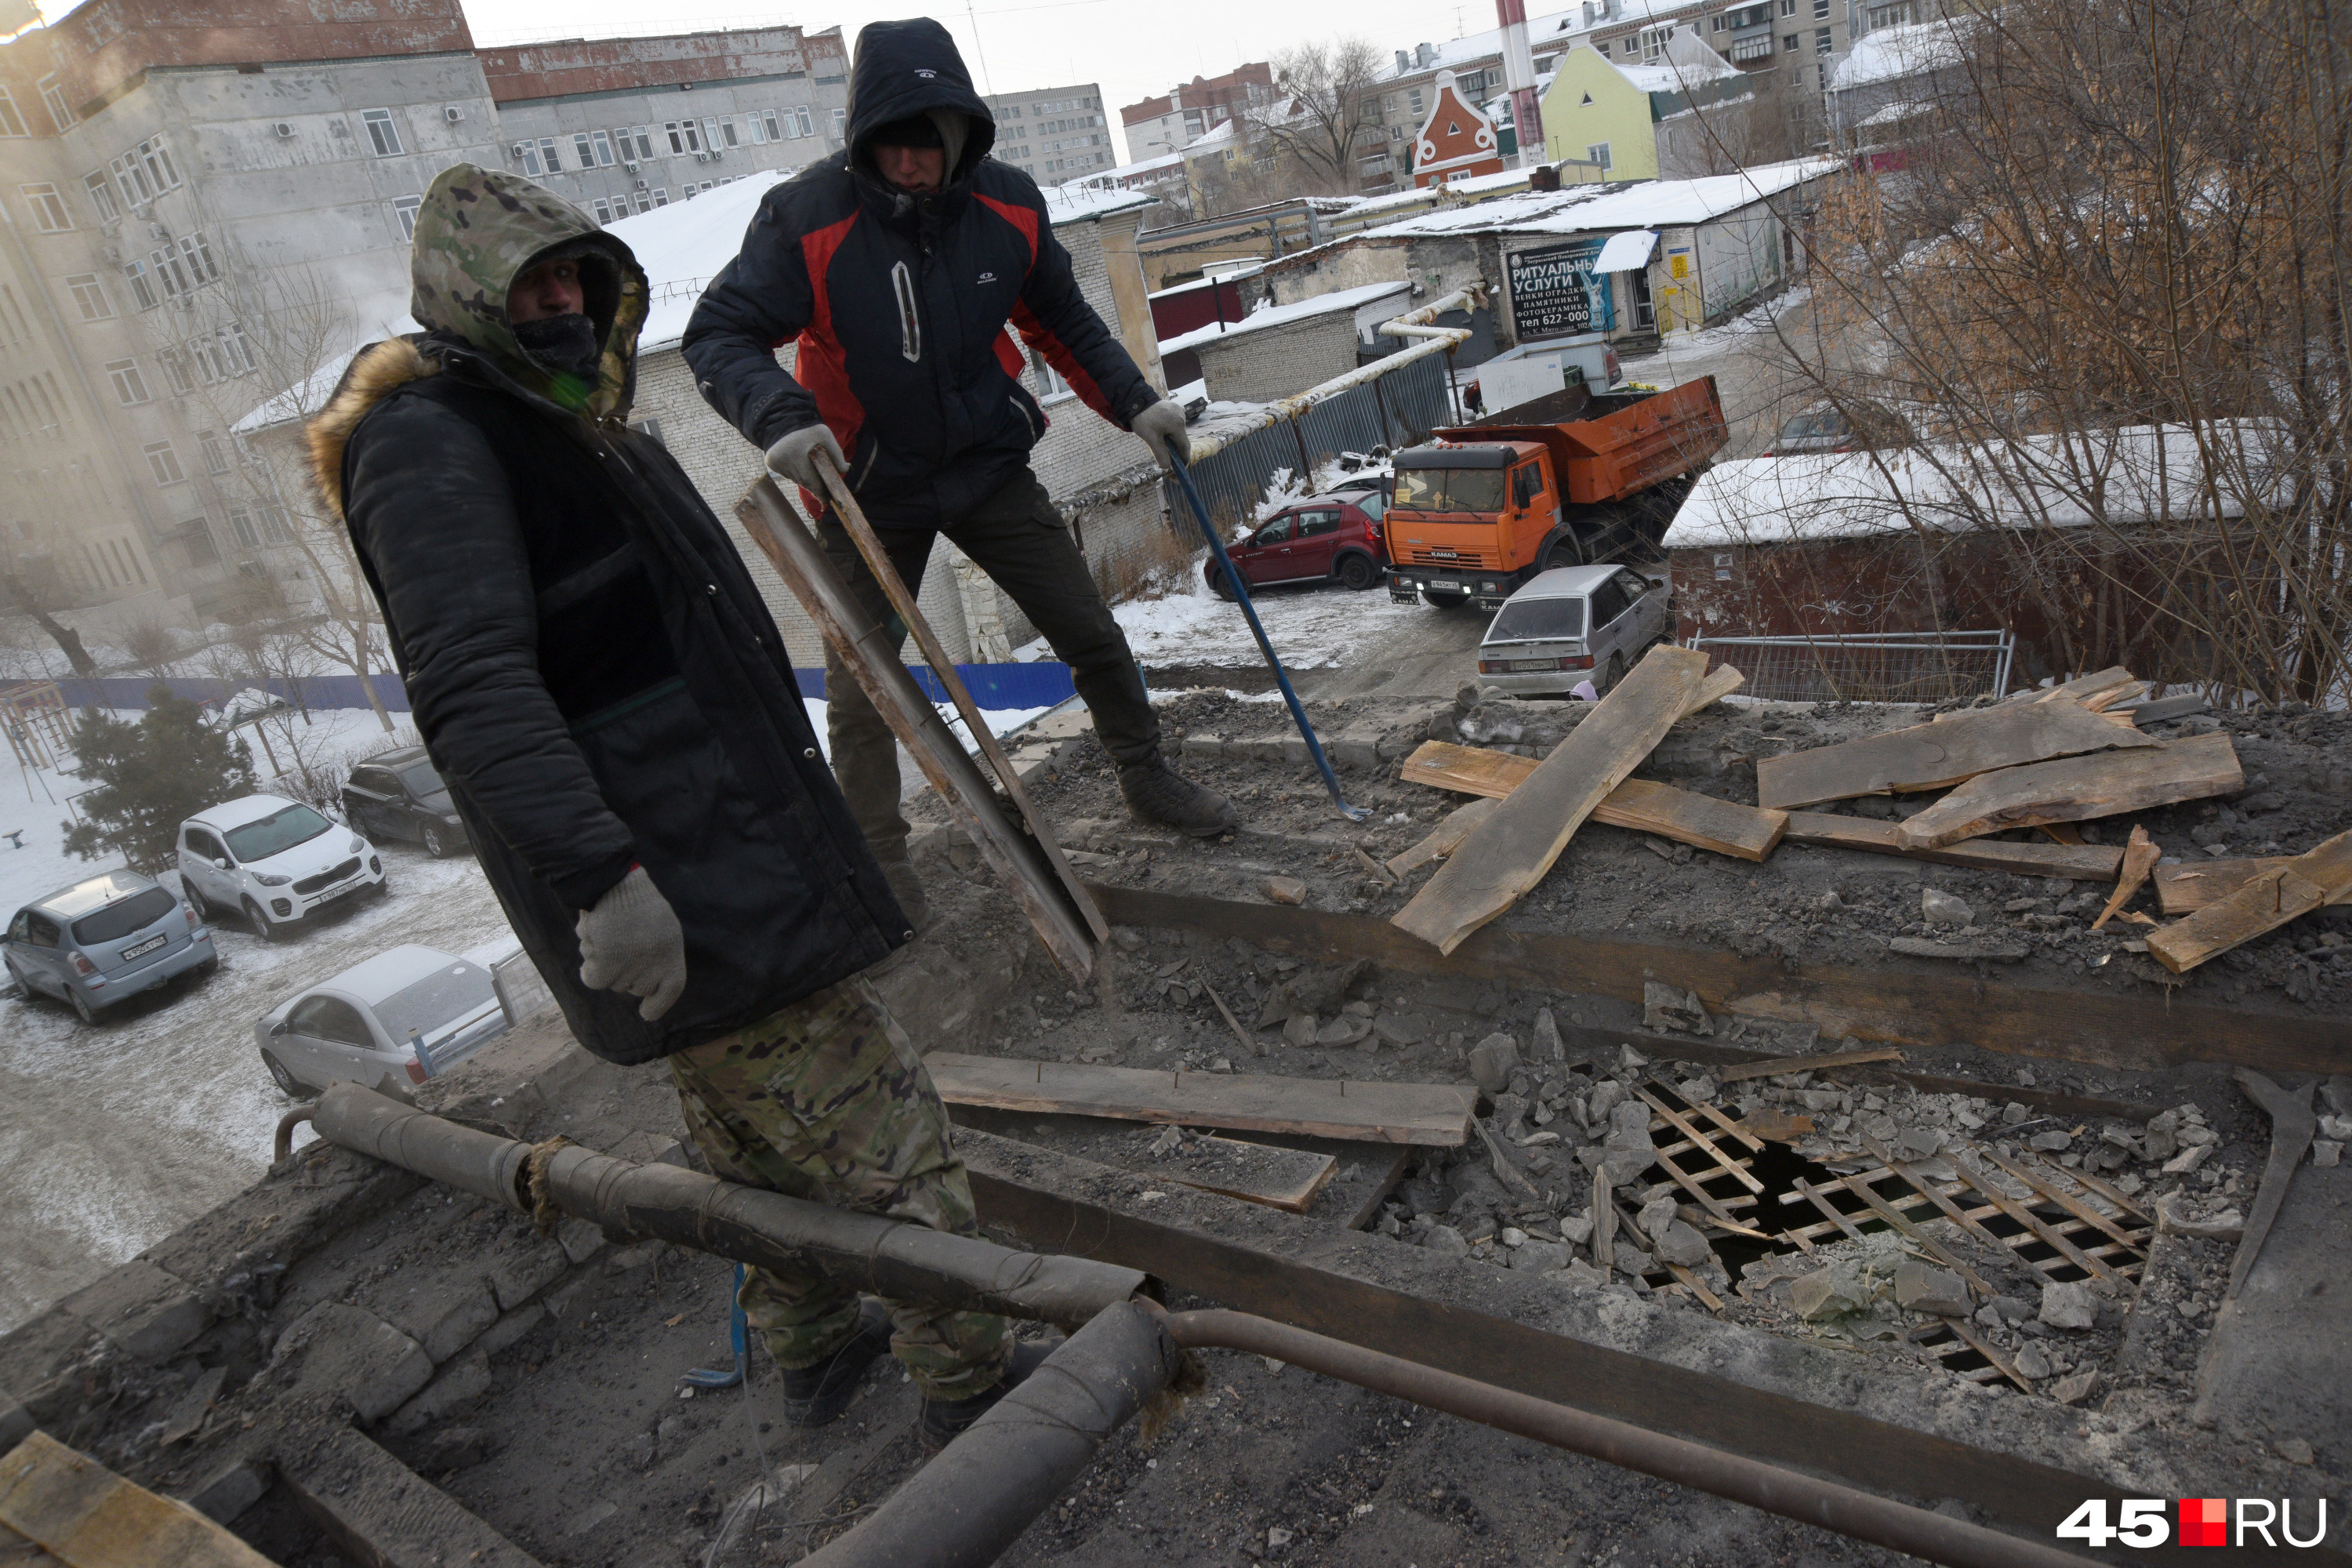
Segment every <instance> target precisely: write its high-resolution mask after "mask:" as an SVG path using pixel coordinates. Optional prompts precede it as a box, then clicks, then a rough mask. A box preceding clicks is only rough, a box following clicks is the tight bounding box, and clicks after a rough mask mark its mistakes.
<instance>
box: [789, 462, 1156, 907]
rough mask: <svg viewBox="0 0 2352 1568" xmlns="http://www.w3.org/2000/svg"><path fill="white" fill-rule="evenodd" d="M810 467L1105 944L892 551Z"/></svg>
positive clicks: (837, 480)
mask: <svg viewBox="0 0 2352 1568" xmlns="http://www.w3.org/2000/svg"><path fill="white" fill-rule="evenodd" d="M814 466H815V468H816V475H817V479H818V480H819V481H820V482H821V483H822V484H823V485H824V490H825V499H826V500H829V501H831V502H832V503H833V511H834V515H835V517H836V518H838V519H839V520H840V521H841V525H842V528H843V530H844V531H846V532H847V533H848V535H849V537H850V539H851V540H852V541H853V542H855V543H856V546H857V553H858V554H860V555H862V556H864V557H865V558H866V570H867V571H868V572H870V573H872V574H874V580H875V581H876V582H877V583H879V584H881V585H882V592H883V594H884V595H885V596H886V597H887V598H888V599H889V601H890V608H891V609H892V610H894V611H896V612H897V613H898V619H899V621H900V622H901V623H902V624H903V625H904V626H906V628H907V630H908V634H909V635H911V636H912V637H914V639H915V647H917V648H918V649H919V650H920V651H921V653H922V656H923V661H924V662H925V663H926V664H928V665H929V666H930V669H931V679H934V680H936V681H938V682H939V683H940V686H941V687H942V688H944V689H946V691H947V694H948V700H949V701H950V702H951V703H952V704H954V707H955V710H956V712H957V713H958V714H959V715H960V716H961V718H962V720H963V727H964V730H965V731H966V732H967V733H969V734H970V735H971V738H972V742H973V743H974V744H975V745H977V746H978V747H979V748H980V754H981V756H982V758H983V759H984V760H985V761H986V762H987V763H988V769H989V772H990V773H993V774H994V775H995V776H996V786H997V788H999V789H1001V790H1003V792H1004V794H1005V797H1006V798H1007V799H1009V800H1011V801H1012V802H1013V809H1014V810H1015V811H1018V812H1019V813H1020V814H1021V821H1022V825H1023V826H1024V827H1025V828H1026V829H1027V831H1028V833H1029V836H1030V837H1031V838H1032V839H1033V840H1034V842H1035V845H1036V847H1037V851H1038V853H1039V854H1041V855H1043V856H1044V857H1045V863H1046V865H1048V866H1049V867H1051V868H1053V872H1054V878H1055V880H1056V881H1057V882H1059V883H1060V884H1061V888H1062V891H1063V892H1064V893H1066V894H1067V895H1068V897H1069V899H1070V901H1071V903H1072V904H1073V905H1075V906H1076V909H1077V910H1078V912H1079V914H1081V915H1082V916H1084V917H1085V919H1086V922H1087V929H1088V930H1090V931H1093V932H1094V939H1095V942H1097V944H1100V943H1102V942H1108V941H1109V940H1110V927H1109V925H1108V923H1106V922H1105V921H1104V920H1103V918H1102V911H1101V910H1097V908H1095V901H1094V900H1093V899H1092V898H1090V897H1088V896H1087V889H1086V885H1085V884H1084V883H1082V882H1080V881H1079V880H1078V877H1077V873H1076V872H1075V871H1073V870H1071V869H1070V863H1069V861H1068V860H1066V859H1065V858H1063V855H1062V846H1061V843H1060V841H1059V840H1057V839H1056V838H1055V837H1054V830H1053V828H1052V827H1051V826H1049V825H1048V824H1047V823H1046V821H1045V818H1044V817H1043V816H1039V815H1038V812H1037V808H1036V806H1035V805H1033V804H1031V802H1030V799H1029V786H1028V785H1026V784H1023V783H1022V782H1021V773H1020V770H1019V769H1017V768H1015V767H1014V766H1013V760H1012V759H1011V758H1010V757H1007V756H1006V755H1005V754H1004V748H1003V746H1002V745H1001V744H999V743H998V742H997V739H996V731H993V730H992V729H990V728H989V727H988V721H987V720H985V719H983V718H982V717H981V712H980V705H979V704H978V703H976V702H974V701H973V700H971V692H970V691H968V690H966V689H964V684H963V678H962V677H961V676H960V675H958V674H957V673H956V667H955V661H954V660H953V659H951V658H949V657H948V650H947V649H946V648H945V647H941V646H940V639H939V637H938V636H937V634H935V633H934V632H933V631H932V630H931V623H930V622H929V620H927V619H925V618H924V616H923V612H922V610H921V608H920V607H919V606H918V605H916V603H915V595H912V594H910V593H908V591H907V584H905V582H903V581H902V580H901V579H900V578H899V576H898V568H897V567H896V566H894V565H892V564H891V563H890V552H888V551H887V550H885V549H883V548H882V541H881V540H879V539H877V538H876V537H875V533H874V530H873V528H872V527H871V526H870V525H869V524H868V523H867V522H866V511H865V509H864V508H862V507H860V506H859V505H858V504H857V498H856V496H855V495H854V494H852V493H851V492H850V489H849V481H848V479H846V478H845V476H844V475H843V474H842V473H841V472H840V471H839V470H838V469H836V468H834V466H833V461H832V459H831V458H825V459H824V460H823V461H819V462H816V463H815V465H814Z"/></svg>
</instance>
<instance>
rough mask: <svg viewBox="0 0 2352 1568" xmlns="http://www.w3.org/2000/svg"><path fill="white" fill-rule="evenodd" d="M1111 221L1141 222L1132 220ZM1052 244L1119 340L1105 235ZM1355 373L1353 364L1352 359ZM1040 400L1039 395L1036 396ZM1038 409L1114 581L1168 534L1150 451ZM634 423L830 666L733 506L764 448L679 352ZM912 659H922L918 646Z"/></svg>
mask: <svg viewBox="0 0 2352 1568" xmlns="http://www.w3.org/2000/svg"><path fill="white" fill-rule="evenodd" d="M1108 221H1113V222H1128V223H1133V222H1135V221H1137V220H1136V218H1135V217H1134V216H1133V215H1125V216H1120V217H1115V218H1112V219H1110V220H1108ZM1055 236H1056V237H1058V238H1059V239H1060V240H1061V241H1062V243H1063V245H1064V246H1065V247H1067V248H1068V250H1069V252H1070V259H1071V262H1072V265H1073V267H1074V268H1076V273H1077V278H1078V286H1079V290H1080V292H1082V293H1083V294H1084V295H1085V296H1086V300H1087V303H1088V304H1089V305H1091V306H1093V307H1094V308H1095V310H1097V312H1098V313H1100V314H1101V316H1102V317H1103V319H1104V320H1105V321H1107V322H1109V323H1111V325H1112V327H1113V329H1114V331H1116V330H1117V326H1118V305H1117V302H1116V300H1114V299H1113V296H1112V292H1111V285H1110V278H1109V275H1108V272H1107V270H1106V269H1105V262H1104V258H1103V251H1102V244H1101V237H1100V228H1099V224H1098V223H1097V222H1095V221H1090V220H1087V221H1079V222H1074V223H1069V224H1065V225H1062V226H1058V227H1056V229H1055ZM1339 322H1340V330H1341V331H1343V332H1344V331H1347V330H1348V324H1347V320H1346V318H1344V317H1341V318H1339ZM777 357H778V359H779V361H780V362H781V363H782V364H783V366H784V368H785V369H787V370H789V369H791V368H792V365H793V349H792V347H791V346H789V345H787V346H786V347H785V348H783V349H782V350H781V351H779V353H778V356H777ZM1349 363H1350V364H1352V363H1354V361H1353V354H1352V352H1351V353H1350V354H1349ZM1033 379H1034V378H1033ZM1033 390H1038V389H1036V388H1034V386H1033ZM1041 401H1042V402H1044V404H1045V414H1046V418H1047V425H1046V429H1045V436H1044V437H1042V438H1041V439H1040V440H1039V441H1038V443H1037V446H1036V448H1035V450H1034V452H1032V453H1031V455H1030V462H1031V465H1032V467H1033V468H1035V470H1036V473H1037V477H1038V479H1040V480H1041V481H1042V482H1043V483H1044V484H1045V489H1046V491H1047V493H1049V494H1050V495H1052V496H1053V498H1054V501H1055V505H1056V506H1058V507H1059V508H1060V509H1061V510H1062V513H1063V515H1064V516H1065V517H1066V518H1075V519H1076V523H1077V526H1078V529H1079V531H1080V534H1081V536H1082V538H1083V540H1084V542H1085V545H1086V551H1087V561H1088V563H1089V564H1090V565H1091V566H1093V568H1094V569H1095V574H1096V580H1097V582H1101V581H1104V580H1105V579H1106V578H1110V579H1112V580H1117V579H1118V575H1119V573H1120V568H1121V567H1122V566H1123V565H1125V564H1127V563H1130V562H1132V561H1134V560H1136V559H1139V558H1141V557H1144V556H1147V555H1149V554H1150V553H1152V552H1153V549H1154V546H1155V544H1156V539H1155V537H1154V535H1155V531H1158V530H1160V529H1162V528H1164V527H1165V526H1166V521H1165V517H1164V512H1163V509H1162V506H1161V503H1160V487H1159V486H1158V484H1156V483H1154V482H1152V478H1151V476H1152V474H1153V473H1154V472H1155V471H1156V470H1155V468H1154V466H1153V464H1152V461H1151V456H1150V450H1149V448H1147V447H1145V446H1144V444H1143V442H1142V441H1141V440H1140V439H1139V438H1138V437H1134V436H1131V435H1129V434H1128V433H1127V432H1126V431H1123V430H1121V429H1119V428H1118V426H1114V425H1112V424H1110V423H1109V422H1108V420H1105V419H1103V418H1101V417H1100V416H1097V414H1096V413H1095V412H1094V410H1092V409H1091V408H1088V407H1087V405H1086V404H1085V402H1084V401H1082V400H1081V399H1080V398H1078V397H1077V396H1076V395H1075V394H1063V395H1058V396H1054V397H1051V398H1050V399H1047V398H1045V397H1044V395H1042V393H1041ZM633 417H635V418H639V419H654V420H657V421H659V423H660V426H661V434H662V440H663V442H664V444H666V445H667V447H669V449H670V452H671V454H672V455H673V456H675V457H676V458H677V460H678V464H679V466H680V467H682V468H685V469H686V472H687V475H688V478H689V479H692V480H693V481H694V485H695V488H696V489H698V490H699V491H700V492H701V494H702V499H703V500H704V501H706V502H707V503H708V504H709V507H710V510H713V511H715V512H717V513H718V514H719V519H720V520H721V521H724V522H725V523H726V524H727V525H728V528H729V531H730V532H731V533H732V534H733V535H734V536H735V541H736V548H737V549H738V550H740V552H742V555H743V559H744V563H745V564H746V566H747V567H748V568H749V569H750V571H751V580H752V581H753V582H754V583H756V584H759V588H760V592H761V595H762V596H763V597H764V598H765V599H766V600H767V602H768V608H769V612H770V613H771V614H772V615H773V616H775V618H776V625H777V626H778V628H779V629H780V630H781V631H782V633H783V637H784V646H785V647H787V648H788V649H790V650H791V653H792V658H793V664H795V665H797V666H802V667H806V668H813V667H816V666H821V665H822V664H823V663H824V642H823V639H822V638H821V637H819V635H818V633H817V630H816V627H815V626H814V623H812V622H811V621H810V620H809V618H808V616H806V615H804V614H803V612H802V610H801V608H800V605H799V604H798V603H797V602H796V601H795V600H794V599H793V595H792V591H791V590H790V589H788V588H786V587H785V586H784V584H783V581H782V578H780V577H779V576H778V575H777V574H776V571H775V568H774V567H773V566H772V565H771V564H770V563H769V562H768V558H767V557H766V556H765V555H764V554H762V553H761V552H760V550H759V548H758V547H757V546H755V545H754V544H752V543H751V540H750V538H749V536H748V535H746V534H745V533H744V532H743V530H742V525H741V524H740V523H739V522H737V521H736V519H735V503H736V502H737V500H740V499H741V497H742V495H743V492H744V491H745V490H747V489H750V488H751V484H752V482H753V481H754V480H756V479H759V477H760V473H761V454H760V452H759V449H758V448H757V447H753V446H752V445H751V443H750V442H749V441H747V440H745V439H744V438H743V437H742V436H741V434H740V433H739V432H738V431H737V430H736V429H735V427H734V426H731V425H729V424H728V423H727V422H726V421H724V420H722V419H721V418H719V416H718V414H717V413H715V412H714V411H713V410H712V409H711V407H710V405H708V404H706V403H705V402H703V401H702V397H701V395H700V394H699V393H698V392H696V391H695V389H694V379H693V376H692V375H691V374H689V373H688V370H687V367H686V361H685V358H684V356H683V355H682V354H680V353H678V351H677V349H675V348H668V349H662V350H658V351H656V352H655V353H649V354H646V356H644V358H643V359H641V360H640V361H639V363H638V365H637V401H636V406H635V409H634V410H633ZM952 553H953V550H952V547H951V546H950V544H949V543H948V542H947V541H946V540H945V539H944V538H942V539H941V540H940V541H939V542H938V543H937V544H936V545H935V546H934V547H933V549H932V552H931V558H930V562H929V564H928V565H927V566H926V567H925V568H924V573H923V588H922V592H921V594H920V595H919V597H918V600H917V603H918V604H919V606H920V607H921V609H922V612H923V615H924V616H925V617H926V618H927V619H928V620H929V622H930V623H931V629H932V630H933V631H935V632H937V633H938V634H939V638H940V644H941V645H942V646H943V647H945V648H946V649H947V651H948V654H949V657H950V658H953V659H955V660H957V661H958V662H964V661H968V660H970V659H971V657H972V646H971V632H970V630H969V628H968V626H967V624H966V617H965V615H964V607H963V603H962V598H961V594H960V592H959V590H958V587H957V583H956V573H955V572H954V570H953V569H952V567H951V565H950V557H951V555H952ZM996 614H997V617H998V619H999V620H1000V622H1001V623H1002V625H1003V631H1004V635H1005V637H1006V639H1007V641H1008V642H1009V644H1010V645H1011V646H1012V647H1020V646H1021V645H1022V644H1023V643H1024V642H1027V641H1029V640H1031V639H1032V638H1034V637H1035V636H1036V635H1037V633H1036V629H1035V628H1034V627H1033V626H1030V624H1029V622H1028V619H1027V617H1025V616H1023V615H1022V614H1021V612H1020V610H1019V608H1018V607H1016V606H1015V605H1013V601H1012V600H1010V599H1008V598H1006V597H1004V596H1003V595H1002V594H998V595H996ZM908 653H909V655H910V657H919V656H914V654H913V649H912V647H911V645H910V647H909V648H908Z"/></svg>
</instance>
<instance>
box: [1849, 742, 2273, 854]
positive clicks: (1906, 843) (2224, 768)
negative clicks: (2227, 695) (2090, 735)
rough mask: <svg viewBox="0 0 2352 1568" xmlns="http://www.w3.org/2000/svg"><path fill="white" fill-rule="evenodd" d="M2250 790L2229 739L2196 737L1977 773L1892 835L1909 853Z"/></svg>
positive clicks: (2235, 750) (1909, 820)
mask: <svg viewBox="0 0 2352 1568" xmlns="http://www.w3.org/2000/svg"><path fill="white" fill-rule="evenodd" d="M2245 787H2246V774H2245V771H2244V770H2243V769H2242V768H2241V767H2240V766H2239V765H2238V752H2237V749H2236V748H2235V747H2233V746H2231V744H2230V737H2229V735H2228V734H2227V733H2226V732H2224V731H2215V732H2214V733H2212V734H2210V735H2192V736H2189V738H2188V739H2186V740H2181V741H2173V742H2168V743H2161V744H2158V745H2156V746H2153V747H2150V748H2147V749H2146V750H2142V751H2130V752H2111V753H2096V754H2094V755H2091V756H2082V757H2063V758H2061V759H2059V760H2058V761H2056V762H2049V763H2029V764H2027V765H2026V766H2024V767H2019V768H2003V769H2001V770H2000V772H1999V773H1980V774H1979V775H1978V776H1977V777H1975V778H1972V779H1970V780H1969V782H1968V783H1966V784H1962V785H1960V787H1959V788H1958V789H1956V790H1954V791H1953V792H1952V793H1951V794H1949V795H1946V796H1945V797H1944V798H1943V799H1941V800H1939V801H1937V803H1936V804H1935V805H1931V806H1929V807H1927V809H1926V810H1925V811H1922V812H1920V813H1919V814H1918V815H1916V816H1913V817H1911V818H1909V819H1908V820H1906V821H1905V822H1903V823H1901V824H1900V825H1898V826H1897V827H1896V828H1895V841H1896V842H1897V843H1899V844H1901V845H1902V846H1903V847H1905V848H1906V849H1939V848H1941V847H1944V846H1945V845H1948V844H1956V843H1958V842H1959V841H1960V840H1961V839H1963V838H1974V837H1978V836H1979V835H1980V834H1986V833H1998V832H2000V830H2001V829H2002V828H2005V827H2032V826H2037V825H2038V824H2041V823H2044V822H2083V821H2086V820H2088V819H2090V818H2092V817H2097V816H2118V815H2120V814H2121V813H2124V812H2127V811H2146V810H2147V809H2148V808H2150V807H2151V806H2158V805H2175V804H2177V803H2179V802H2180V801H2184V800H2202V799H2204V798H2205V797H2206V796H2208V795H2235V794H2236V793H2237V792H2238V791H2240V790H2242V789H2243V788H2245Z"/></svg>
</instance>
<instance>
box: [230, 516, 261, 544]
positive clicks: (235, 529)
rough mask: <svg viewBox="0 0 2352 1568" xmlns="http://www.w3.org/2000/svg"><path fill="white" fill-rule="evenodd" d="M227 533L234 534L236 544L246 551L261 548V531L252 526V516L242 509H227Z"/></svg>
mask: <svg viewBox="0 0 2352 1568" xmlns="http://www.w3.org/2000/svg"><path fill="white" fill-rule="evenodd" d="M228 531H230V532H231V533H234V534H236V542H238V543H239V544H242V545H244V546H245V547H246V548H247V550H258V549H260V548H261V531H260V530H259V529H257V528H256V527H254V526H253V515H252V514H251V513H250V512H248V511H247V510H245V509H244V508H243V507H241V506H238V507H231V508H229V512H228Z"/></svg>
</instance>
